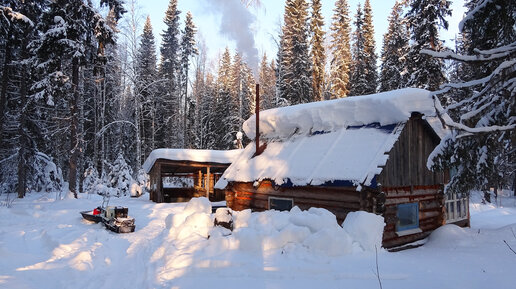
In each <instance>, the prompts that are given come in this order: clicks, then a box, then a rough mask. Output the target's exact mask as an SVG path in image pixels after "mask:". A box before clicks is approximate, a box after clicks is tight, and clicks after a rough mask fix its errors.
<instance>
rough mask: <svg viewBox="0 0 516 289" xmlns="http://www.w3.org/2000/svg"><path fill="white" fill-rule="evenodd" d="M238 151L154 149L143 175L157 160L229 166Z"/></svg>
mask: <svg viewBox="0 0 516 289" xmlns="http://www.w3.org/2000/svg"><path fill="white" fill-rule="evenodd" d="M243 151H244V150H243V149H239V150H226V151H223V150H195V149H155V150H153V151H152V152H151V153H150V154H149V157H148V158H147V159H146V160H145V163H143V169H144V170H145V173H147V174H148V173H149V172H150V171H151V169H152V166H154V163H155V162H156V160H158V159H165V160H171V161H191V162H199V163H218V164H231V163H232V162H233V161H235V160H236V159H237V158H238V156H239V155H240V154H241V153H242V152H243Z"/></svg>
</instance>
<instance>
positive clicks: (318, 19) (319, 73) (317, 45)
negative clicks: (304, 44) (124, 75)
mask: <svg viewBox="0 0 516 289" xmlns="http://www.w3.org/2000/svg"><path fill="white" fill-rule="evenodd" d="M321 7H322V5H321V0H312V9H311V11H312V15H311V17H310V34H311V38H310V45H311V47H310V49H311V50H310V54H311V57H312V91H313V94H314V97H313V98H314V100H316V101H317V100H324V84H325V77H324V76H325V74H326V72H325V66H326V53H325V50H324V40H325V37H324V36H325V31H324V30H323V27H324V18H323V16H322V14H321Z"/></svg>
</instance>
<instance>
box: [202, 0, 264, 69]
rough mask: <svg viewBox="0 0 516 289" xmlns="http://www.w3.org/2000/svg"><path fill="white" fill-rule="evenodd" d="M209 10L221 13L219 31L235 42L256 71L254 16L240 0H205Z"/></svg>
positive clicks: (256, 54) (256, 52) (256, 53)
mask: <svg viewBox="0 0 516 289" xmlns="http://www.w3.org/2000/svg"><path fill="white" fill-rule="evenodd" d="M205 3H206V4H207V6H209V8H211V11H213V12H214V13H220V14H221V16H222V17H221V22H220V32H221V33H222V34H224V35H226V36H227V37H228V38H229V39H231V40H234V41H235V42H236V48H237V50H238V52H240V53H241V54H242V57H243V58H244V59H245V60H246V62H247V63H248V64H249V66H250V67H251V68H252V69H253V70H254V71H257V68H258V49H256V47H255V43H254V35H253V27H252V25H253V24H254V23H255V22H256V16H255V15H253V14H252V13H251V12H249V10H248V9H247V7H246V5H245V4H244V3H242V1H241V0H205Z"/></svg>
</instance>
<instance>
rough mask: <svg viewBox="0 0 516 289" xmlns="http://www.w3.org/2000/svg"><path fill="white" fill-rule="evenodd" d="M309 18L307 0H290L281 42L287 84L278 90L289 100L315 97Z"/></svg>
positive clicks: (301, 101) (291, 102) (305, 100)
mask: <svg viewBox="0 0 516 289" xmlns="http://www.w3.org/2000/svg"><path fill="white" fill-rule="evenodd" d="M308 20H309V19H308V3H307V2H306V0H287V2H286V4H285V15H284V24H283V28H282V30H283V32H282V38H283V39H282V41H283V42H282V45H281V49H282V63H281V66H282V70H283V71H282V73H283V75H282V80H281V81H283V82H284V86H282V87H281V89H280V91H279V92H280V97H281V98H284V99H286V100H287V101H288V102H289V103H290V104H299V103H306V102H311V101H313V92H312V68H311V63H312V62H311V60H310V51H309V38H308V37H309V31H308Z"/></svg>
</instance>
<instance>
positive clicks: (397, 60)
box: [380, 2, 409, 91]
mask: <svg viewBox="0 0 516 289" xmlns="http://www.w3.org/2000/svg"><path fill="white" fill-rule="evenodd" d="M402 13H403V4H401V3H400V2H396V3H395V4H394V7H392V11H391V15H390V16H389V27H388V29H387V32H386V33H385V34H384V36H383V46H382V55H381V58H382V65H381V69H380V91H390V90H395V89H399V88H403V87H405V86H406V72H405V67H406V63H405V55H406V53H407V51H408V43H409V34H408V29H407V27H406V25H405V24H404V23H403V17H402Z"/></svg>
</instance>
